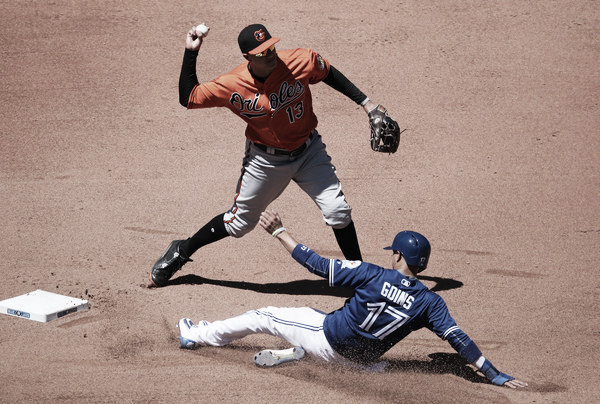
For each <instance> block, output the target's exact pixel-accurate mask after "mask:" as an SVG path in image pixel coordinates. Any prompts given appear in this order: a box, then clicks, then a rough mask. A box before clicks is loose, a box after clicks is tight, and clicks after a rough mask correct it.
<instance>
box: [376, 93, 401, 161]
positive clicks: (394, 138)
mask: <svg viewBox="0 0 600 404" xmlns="http://www.w3.org/2000/svg"><path fill="white" fill-rule="evenodd" d="M369 126H370V127H371V149H373V151H376V152H381V153H390V154H391V153H396V150H398V145H399V144H400V133H402V132H401V131H400V127H399V126H398V122H396V121H394V120H393V119H392V118H390V116H389V115H388V112H387V109H385V108H384V107H383V106H381V105H378V106H377V108H375V109H373V110H372V111H371V112H369Z"/></svg>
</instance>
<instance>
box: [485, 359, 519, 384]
mask: <svg viewBox="0 0 600 404" xmlns="http://www.w3.org/2000/svg"><path fill="white" fill-rule="evenodd" d="M479 371H480V372H481V373H483V374H484V375H485V377H487V378H488V380H489V381H491V382H492V383H493V384H495V385H496V386H502V385H503V384H504V383H506V382H507V381H509V380H513V379H514V377H512V376H509V375H507V374H506V373H502V372H500V371H498V369H496V368H495V367H494V365H492V362H490V361H489V360H487V359H486V360H485V361H484V362H483V366H481V369H479Z"/></svg>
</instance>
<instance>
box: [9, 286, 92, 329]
mask: <svg viewBox="0 0 600 404" xmlns="http://www.w3.org/2000/svg"><path fill="white" fill-rule="evenodd" d="M89 308H90V306H89V305H88V301H87V300H81V299H76V298H74V297H69V296H63V295H58V294H56V293H51V292H45V291H43V290H40V289H38V290H36V291H34V292H30V293H26V294H24V295H21V296H17V297H13V298H11V299H6V300H3V301H1V302H0V313H4V314H8V315H10V316H15V317H21V318H26V319H28V320H34V321H39V322H42V323H46V322H48V321H51V320H54V319H57V318H60V317H63V316H65V315H67V314H69V313H75V312H77V311H82V310H88V309H89Z"/></svg>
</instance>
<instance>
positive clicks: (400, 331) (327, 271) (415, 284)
mask: <svg viewBox="0 0 600 404" xmlns="http://www.w3.org/2000/svg"><path fill="white" fill-rule="evenodd" d="M292 256H293V257H294V259H296V260H297V261H298V262H299V263H300V264H302V265H304V266H305V267H306V268H307V269H308V270H309V271H310V272H312V273H314V274H316V275H319V276H321V277H324V278H326V279H328V280H329V286H332V287H348V288H353V289H354V295H353V296H352V297H351V298H349V299H348V300H347V301H346V302H345V304H344V306H343V307H341V308H340V309H338V310H335V311H333V312H331V313H329V314H328V315H327V317H326V318H325V321H324V323H323V329H324V332H325V336H326V337H327V340H328V341H329V343H330V344H331V346H332V347H333V348H334V349H335V350H336V352H338V353H339V354H341V355H342V356H344V357H347V358H349V359H352V360H354V361H360V362H372V361H375V360H377V359H378V358H379V357H380V356H381V355H383V354H384V353H385V352H387V351H388V350H389V349H390V348H392V347H393V346H394V345H395V344H396V343H398V342H399V341H401V340H402V339H403V338H404V337H406V336H407V335H408V334H410V333H411V332H413V331H415V330H418V329H421V328H423V327H425V328H427V329H429V330H431V331H432V332H434V333H435V334H436V335H437V336H438V337H440V338H441V339H443V340H448V342H449V343H450V345H452V347H453V348H454V349H455V350H456V351H457V352H459V353H460V354H461V355H462V356H463V358H465V359H466V360H467V361H468V362H469V363H472V362H474V361H475V360H477V359H478V358H479V356H480V355H481V351H479V349H478V348H477V346H476V345H475V343H474V342H473V341H472V340H471V339H470V338H469V337H468V336H467V335H466V334H465V333H464V332H463V331H461V330H460V328H459V327H458V326H457V325H456V322H455V321H454V319H453V318H452V317H451V316H450V313H449V311H448V308H447V306H446V303H445V302H444V300H443V299H442V298H441V297H440V296H439V295H438V294H436V293H435V292H432V291H430V290H429V289H428V288H427V287H426V286H425V285H423V284H422V283H421V282H420V281H419V280H418V279H417V278H413V277H407V276H405V275H403V274H402V273H400V271H397V270H391V269H385V268H382V267H380V266H377V265H374V264H369V263H366V262H361V261H343V260H335V259H327V258H323V257H321V256H319V255H318V254H316V253H315V252H314V251H312V250H311V249H310V248H308V247H306V246H304V245H302V244H299V245H298V246H296V248H295V249H294V251H293V254H292Z"/></svg>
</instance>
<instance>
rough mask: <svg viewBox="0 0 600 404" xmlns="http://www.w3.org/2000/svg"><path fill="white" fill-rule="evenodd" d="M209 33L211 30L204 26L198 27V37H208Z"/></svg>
mask: <svg viewBox="0 0 600 404" xmlns="http://www.w3.org/2000/svg"><path fill="white" fill-rule="evenodd" d="M208 31H209V28H208V27H207V26H206V25H204V24H200V25H198V26H197V27H196V35H198V36H206V35H208Z"/></svg>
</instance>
